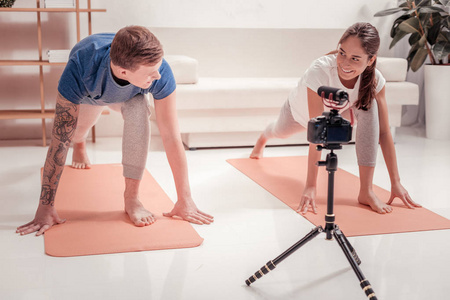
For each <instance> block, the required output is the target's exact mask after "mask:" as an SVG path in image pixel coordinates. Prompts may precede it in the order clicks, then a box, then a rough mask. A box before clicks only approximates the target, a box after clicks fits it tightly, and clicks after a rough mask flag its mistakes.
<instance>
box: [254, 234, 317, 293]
mask: <svg viewBox="0 0 450 300" xmlns="http://www.w3.org/2000/svg"><path fill="white" fill-rule="evenodd" d="M322 231H323V228H322V226H317V227H316V228H314V229H313V230H311V231H310V232H309V233H308V234H307V235H305V236H304V237H303V238H302V239H301V240H300V241H298V242H297V243H295V244H294V245H292V246H291V247H290V248H289V249H287V250H286V251H284V252H283V253H282V254H280V255H279V256H278V257H277V258H275V259H274V260H271V261H269V262H267V263H266V264H265V265H264V266H263V267H262V268H261V269H259V270H258V271H256V273H255V274H254V275H252V276H250V277H249V278H248V279H247V280H246V281H245V283H246V284H247V285H248V286H250V284H252V283H253V282H255V281H256V279H258V278H261V277H263V275H265V274H267V273H269V272H270V271H272V270H273V269H275V267H276V266H277V265H278V264H279V263H280V262H281V261H282V260H284V259H285V258H286V257H288V256H289V255H291V254H292V253H294V252H295V251H296V250H297V249H298V248H300V247H301V246H303V245H304V244H306V243H307V242H309V241H310V240H312V239H313V238H314V237H316V236H317V235H318V234H319V233H321V232H322Z"/></svg>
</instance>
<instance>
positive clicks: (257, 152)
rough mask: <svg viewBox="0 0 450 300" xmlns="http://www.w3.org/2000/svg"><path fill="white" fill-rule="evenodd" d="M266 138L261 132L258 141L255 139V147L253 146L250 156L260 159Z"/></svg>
mask: <svg viewBox="0 0 450 300" xmlns="http://www.w3.org/2000/svg"><path fill="white" fill-rule="evenodd" d="M266 143H267V139H266V138H264V137H263V134H261V136H260V137H259V139H258V141H256V144H255V147H253V151H252V153H251V154H250V158H253V159H260V158H262V157H263V152H264V147H265V146H266Z"/></svg>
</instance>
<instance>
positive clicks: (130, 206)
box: [125, 199, 156, 227]
mask: <svg viewBox="0 0 450 300" xmlns="http://www.w3.org/2000/svg"><path fill="white" fill-rule="evenodd" d="M125 212H126V213H127V214H128V217H129V218H130V220H131V222H133V223H134V225H136V226H138V227H144V226H148V225H151V224H153V223H155V221H156V220H155V217H154V216H153V214H152V213H151V212H149V211H148V210H147V209H145V207H144V206H143V205H142V203H141V201H139V199H125Z"/></svg>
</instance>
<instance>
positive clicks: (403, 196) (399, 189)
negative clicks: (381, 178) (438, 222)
mask: <svg viewBox="0 0 450 300" xmlns="http://www.w3.org/2000/svg"><path fill="white" fill-rule="evenodd" d="M395 198H400V200H402V201H403V203H404V204H405V206H406V207H408V208H411V209H414V208H415V207H422V205H420V204H418V203H415V202H414V201H413V200H412V199H411V197H410V196H409V194H408V192H407V191H406V189H405V188H404V187H403V186H402V185H401V184H400V183H397V184H393V185H392V187H391V198H389V201H388V203H387V204H388V205H390V204H391V203H392V202H393V201H394V199H395Z"/></svg>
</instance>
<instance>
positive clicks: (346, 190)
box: [227, 156, 450, 236]
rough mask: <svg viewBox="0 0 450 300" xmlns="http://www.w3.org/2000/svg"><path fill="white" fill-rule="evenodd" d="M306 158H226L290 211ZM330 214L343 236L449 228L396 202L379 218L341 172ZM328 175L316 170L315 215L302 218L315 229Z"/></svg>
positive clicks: (385, 195) (383, 195)
mask: <svg viewBox="0 0 450 300" xmlns="http://www.w3.org/2000/svg"><path fill="white" fill-rule="evenodd" d="M307 159H308V158H307V157H306V156H291V157H267V158H262V159H250V158H242V159H229V160H227V161H228V162H229V163H230V164H231V165H233V166H234V167H235V168H236V169H238V170H239V171H241V172H242V173H244V174H245V175H247V176H248V177H249V178H250V179H252V180H253V181H255V182H256V183H258V184H259V185H260V186H261V187H263V188H264V189H266V190H267V191H268V192H270V193H271V194H272V195H274V196H275V197H277V198H278V199H279V200H281V201H282V202H284V203H285V204H287V205H288V206H289V207H290V208H292V209H294V210H295V209H296V208H297V207H298V204H299V202H300V198H301V195H302V192H303V189H304V185H305V182H306V170H307ZM334 177H335V179H334V183H335V184H334V185H335V189H334V214H335V215H336V221H335V223H336V224H338V225H339V227H340V228H341V230H342V231H343V232H344V233H345V235H346V236H360V235H373V234H386V233H400V232H413V231H424V230H438V229H450V220H448V219H447V218H444V217H442V216H440V215H438V214H435V213H433V212H432V211H429V210H427V209H426V208H416V209H409V208H406V207H405V206H403V202H402V201H401V200H400V199H395V200H394V202H393V204H392V206H393V208H394V211H393V212H392V213H390V214H385V215H381V214H378V213H375V212H373V211H372V210H371V209H370V208H369V207H368V206H364V205H361V204H359V203H358V200H357V198H358V193H359V178H358V177H357V176H354V175H352V174H350V173H348V172H346V171H344V170H342V169H338V170H337V171H336V172H335V176H334ZM327 186H328V173H327V171H326V169H325V167H320V168H319V175H318V179H317V195H316V204H317V207H318V214H317V215H315V214H314V213H312V212H310V211H308V213H307V214H306V215H305V217H306V219H308V220H309V221H310V222H311V223H313V224H314V225H315V226H318V225H322V226H324V225H325V220H324V217H325V213H326V206H327V191H328V190H327ZM374 191H375V194H376V195H377V196H378V197H379V198H380V200H382V201H384V202H387V201H388V200H389V197H390V192H388V191H386V190H384V189H382V188H380V187H378V186H374Z"/></svg>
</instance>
